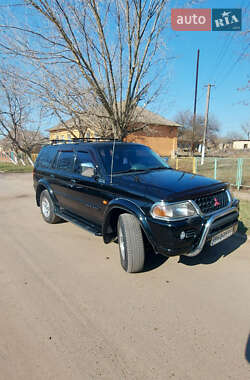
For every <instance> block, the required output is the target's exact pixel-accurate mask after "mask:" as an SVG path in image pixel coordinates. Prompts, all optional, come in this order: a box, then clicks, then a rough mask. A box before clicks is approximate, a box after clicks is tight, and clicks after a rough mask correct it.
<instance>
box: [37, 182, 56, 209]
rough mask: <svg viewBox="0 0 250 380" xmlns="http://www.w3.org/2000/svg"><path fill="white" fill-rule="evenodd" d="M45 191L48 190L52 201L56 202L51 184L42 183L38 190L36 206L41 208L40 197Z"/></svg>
mask: <svg viewBox="0 0 250 380" xmlns="http://www.w3.org/2000/svg"><path fill="white" fill-rule="evenodd" d="M44 190H48V192H49V195H50V196H51V199H52V200H53V202H55V195H54V192H53V190H52V189H51V187H50V186H49V184H48V183H47V182H46V181H40V182H39V183H38V185H37V188H36V204H37V206H38V207H40V197H41V193H42V192H43V191H44Z"/></svg>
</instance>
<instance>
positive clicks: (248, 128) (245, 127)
mask: <svg viewBox="0 0 250 380" xmlns="http://www.w3.org/2000/svg"><path fill="white" fill-rule="evenodd" d="M241 129H242V131H243V132H244V133H245V134H246V136H247V139H248V140H250V123H249V122H247V123H245V124H242V126H241Z"/></svg>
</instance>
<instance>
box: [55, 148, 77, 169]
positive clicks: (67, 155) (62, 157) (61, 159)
mask: <svg viewBox="0 0 250 380" xmlns="http://www.w3.org/2000/svg"><path fill="white" fill-rule="evenodd" d="M73 166H74V153H73V152H70V151H62V152H60V153H59V156H58V159H57V164H56V167H57V169H60V170H65V171H67V172H68V171H73Z"/></svg>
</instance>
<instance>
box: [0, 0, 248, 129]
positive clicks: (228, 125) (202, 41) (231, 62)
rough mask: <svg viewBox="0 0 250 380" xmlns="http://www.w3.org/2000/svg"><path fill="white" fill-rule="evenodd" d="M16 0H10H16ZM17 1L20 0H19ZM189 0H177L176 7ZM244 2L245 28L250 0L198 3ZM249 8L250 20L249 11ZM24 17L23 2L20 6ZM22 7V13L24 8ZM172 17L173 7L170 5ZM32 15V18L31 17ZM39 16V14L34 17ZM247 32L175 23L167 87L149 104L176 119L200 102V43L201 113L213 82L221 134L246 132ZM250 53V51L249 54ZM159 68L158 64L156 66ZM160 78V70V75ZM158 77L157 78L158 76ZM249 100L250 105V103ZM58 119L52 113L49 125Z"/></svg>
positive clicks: (203, 3) (214, 110)
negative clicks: (178, 26) (182, 27)
mask: <svg viewBox="0 0 250 380" xmlns="http://www.w3.org/2000/svg"><path fill="white" fill-rule="evenodd" d="M13 1H14V0H9V2H13ZM14 2H16V1H14ZM184 3H185V1H184V0H183V1H180V0H176V1H174V0H171V3H170V4H174V5H172V6H175V4H176V8H177V7H180V6H178V4H184ZM5 4H6V2H5V0H0V7H1V8H3V9H4V7H6V5H5ZM218 7H220V8H242V32H243V33H244V31H246V28H248V30H249V28H250V25H249V24H250V17H249V14H250V0H237V1H236V0H220V1H218V0H217V1H215V0H204V1H202V0H200V2H199V1H198V4H194V5H193V8H218ZM246 9H247V10H248V12H249V14H248V25H247V17H246ZM15 11H16V12H17V15H18V16H19V17H21V16H22V13H20V12H22V11H23V8H22V7H16V8H15ZM19 13H20V14H19ZM169 17H170V10H169ZM30 21H31V20H30ZM33 21H34V22H35V23H36V22H37V20H36V18H34V20H33ZM242 32H239V31H234V32H229V31H226V32H221V31H220V32H215V31H195V32H187V31H179V32H176V31H173V30H172V28H171V25H169V30H168V31H167V33H166V46H167V49H168V51H167V55H168V56H169V57H171V59H169V61H167V62H166V68H165V70H166V76H165V77H166V85H164V83H163V88H164V89H165V91H164V92H163V93H162V94H161V96H160V97H159V99H158V101H157V100H156V101H155V102H154V103H152V104H150V105H149V106H148V108H149V109H150V110H151V111H154V112H157V113H159V114H160V115H162V116H164V117H166V118H167V119H170V120H176V115H177V113H178V112H179V111H185V110H190V112H193V108H194V90H195V72H196V59H197V49H198V48H199V49H200V64H199V82H198V96H197V99H198V101H197V113H198V114H202V115H204V113H205V107H206V91H207V87H205V86H206V85H207V84H209V83H210V84H213V85H215V87H212V88H211V98H210V110H209V111H210V113H211V114H213V115H214V116H215V118H216V119H217V120H218V122H219V124H220V127H221V129H220V134H221V135H222V136H226V135H228V134H230V133H240V134H242V133H243V132H242V130H241V125H242V124H244V123H247V122H249V123H250V93H249V91H239V90H238V89H239V88H243V87H244V86H246V84H247V82H248V81H250V38H249V37H250V33H249V34H248V41H247V38H243V37H242ZM247 54H248V57H245V55H247ZM155 72H156V73H157V67H156V68H155ZM159 78H160V76H159ZM156 80H157V79H156ZM247 103H248V105H247ZM55 123H57V122H56V121H55V120H53V119H50V120H48V121H47V123H46V126H45V127H44V128H43V130H46V129H48V128H49V127H51V126H53V125H54V124H55Z"/></svg>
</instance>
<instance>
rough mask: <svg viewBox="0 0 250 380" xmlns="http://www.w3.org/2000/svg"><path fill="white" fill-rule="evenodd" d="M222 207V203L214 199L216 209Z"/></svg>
mask: <svg viewBox="0 0 250 380" xmlns="http://www.w3.org/2000/svg"><path fill="white" fill-rule="evenodd" d="M217 206H220V202H219V201H218V199H217V198H214V207H217Z"/></svg>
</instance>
